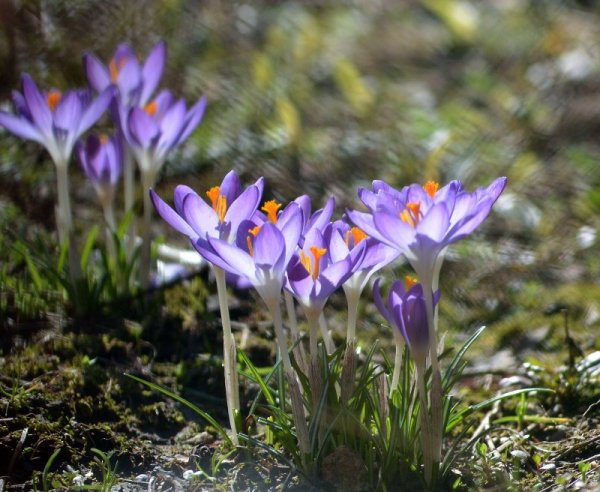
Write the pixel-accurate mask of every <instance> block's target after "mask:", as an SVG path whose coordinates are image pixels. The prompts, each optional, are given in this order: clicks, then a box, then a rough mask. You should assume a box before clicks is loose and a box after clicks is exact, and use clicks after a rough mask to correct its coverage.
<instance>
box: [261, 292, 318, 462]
mask: <svg viewBox="0 0 600 492" xmlns="http://www.w3.org/2000/svg"><path fill="white" fill-rule="evenodd" d="M265 302H266V304H267V308H268V309H269V312H270V313H271V316H272V317H273V327H274V328H275V338H276V340H277V346H278V348H279V354H280V356H281V362H282V363H283V370H284V372H285V376H286V379H287V381H288V385H289V391H290V398H291V402H292V418H293V420H294V425H295V426H296V435H297V437H298V446H299V448H300V454H301V455H302V457H303V461H304V460H306V459H307V457H308V454H309V452H310V440H309V437H308V426H307V425H306V419H305V417H304V406H303V403H302V394H301V393H300V385H299V383H298V378H297V376H296V372H295V371H294V369H293V368H292V362H291V360H290V354H289V353H288V348H287V344H286V339H285V334H284V332H283V319H282V317H281V306H280V304H279V299H265ZM305 464H306V463H305Z"/></svg>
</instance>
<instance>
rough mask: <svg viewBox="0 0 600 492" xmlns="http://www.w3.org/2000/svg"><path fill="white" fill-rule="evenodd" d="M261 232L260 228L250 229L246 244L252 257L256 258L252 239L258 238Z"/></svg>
mask: <svg viewBox="0 0 600 492" xmlns="http://www.w3.org/2000/svg"><path fill="white" fill-rule="evenodd" d="M259 231H260V226H256V227H253V228H252V229H248V236H246V244H247V246H248V253H250V256H254V248H253V245H252V238H253V237H256V235H257V234H258V232H259Z"/></svg>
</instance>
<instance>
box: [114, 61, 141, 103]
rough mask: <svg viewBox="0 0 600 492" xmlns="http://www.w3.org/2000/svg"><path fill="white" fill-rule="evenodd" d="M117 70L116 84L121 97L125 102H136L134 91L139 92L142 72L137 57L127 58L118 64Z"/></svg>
mask: <svg viewBox="0 0 600 492" xmlns="http://www.w3.org/2000/svg"><path fill="white" fill-rule="evenodd" d="M118 72H119V73H118V76H117V80H116V84H117V86H118V87H119V90H120V91H121V98H122V99H123V101H124V102H126V103H134V102H138V101H136V99H138V98H137V97H136V93H139V91H140V88H141V83H142V72H141V68H140V64H139V63H138V61H137V59H136V58H129V59H128V60H127V61H126V62H125V63H124V64H123V65H122V66H119V69H118ZM140 105H142V104H140Z"/></svg>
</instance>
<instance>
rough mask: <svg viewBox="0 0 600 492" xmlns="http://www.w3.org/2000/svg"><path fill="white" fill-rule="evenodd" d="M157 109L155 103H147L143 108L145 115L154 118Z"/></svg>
mask: <svg viewBox="0 0 600 492" xmlns="http://www.w3.org/2000/svg"><path fill="white" fill-rule="evenodd" d="M157 109H158V104H156V101H152V102H149V103H148V104H146V105H145V106H144V111H146V113H148V114H149V115H150V116H154V115H155V114H156V110H157Z"/></svg>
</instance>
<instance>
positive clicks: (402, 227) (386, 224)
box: [352, 213, 415, 251]
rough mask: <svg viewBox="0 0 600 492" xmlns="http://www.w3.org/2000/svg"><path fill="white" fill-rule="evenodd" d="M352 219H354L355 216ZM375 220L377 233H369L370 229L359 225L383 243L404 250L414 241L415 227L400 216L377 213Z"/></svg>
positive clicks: (374, 216)
mask: <svg viewBox="0 0 600 492" xmlns="http://www.w3.org/2000/svg"><path fill="white" fill-rule="evenodd" d="M352 220H353V221H354V218H353V219H352ZM373 221H374V222H375V226H376V227H377V229H376V234H369V231H368V230H366V229H365V228H364V227H361V226H360V225H359V227H361V229H362V230H363V231H365V232H366V233H367V234H369V235H370V236H373V237H375V238H376V239H379V240H380V241H381V242H382V243H384V244H388V245H390V246H393V247H395V248H398V249H399V250H400V251H404V250H405V249H406V248H407V247H408V245H410V244H411V243H413V242H414V239H415V229H414V228H413V227H412V226H410V225H409V224H407V223H406V222H404V221H403V220H401V219H400V218H397V217H395V216H393V215H389V214H386V213H375V214H374V215H373Z"/></svg>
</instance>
